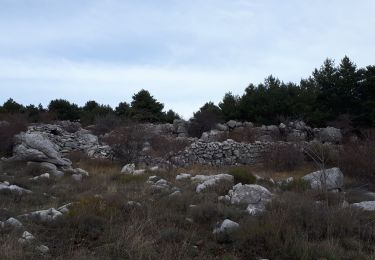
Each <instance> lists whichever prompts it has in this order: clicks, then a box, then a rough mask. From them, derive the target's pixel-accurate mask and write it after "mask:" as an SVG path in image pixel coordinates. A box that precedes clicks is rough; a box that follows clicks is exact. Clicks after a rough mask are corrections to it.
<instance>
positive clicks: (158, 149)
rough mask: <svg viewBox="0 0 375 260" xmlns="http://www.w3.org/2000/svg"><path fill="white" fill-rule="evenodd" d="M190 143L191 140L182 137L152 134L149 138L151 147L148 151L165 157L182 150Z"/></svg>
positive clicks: (156, 155)
mask: <svg viewBox="0 0 375 260" xmlns="http://www.w3.org/2000/svg"><path fill="white" fill-rule="evenodd" d="M190 143H191V141H189V140H187V139H184V138H172V137H167V136H162V135H154V136H153V137H152V138H151V140H150V144H151V147H152V149H151V151H150V152H149V153H150V155H152V156H154V157H162V158H165V157H168V156H169V155H171V154H175V153H177V152H179V151H181V150H184V149H185V148H186V147H187V146H188V145H189V144H190Z"/></svg>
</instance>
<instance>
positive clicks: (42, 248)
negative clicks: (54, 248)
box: [35, 245, 49, 254]
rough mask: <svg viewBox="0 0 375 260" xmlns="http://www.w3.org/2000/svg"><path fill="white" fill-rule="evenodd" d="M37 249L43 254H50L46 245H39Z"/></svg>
mask: <svg viewBox="0 0 375 260" xmlns="http://www.w3.org/2000/svg"><path fill="white" fill-rule="evenodd" d="M35 249H36V250H37V251H38V252H40V253H42V254H47V253H48V252H49V248H48V246H45V245H39V246H37V247H35Z"/></svg>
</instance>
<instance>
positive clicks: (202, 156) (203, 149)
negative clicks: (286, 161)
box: [171, 140, 271, 166]
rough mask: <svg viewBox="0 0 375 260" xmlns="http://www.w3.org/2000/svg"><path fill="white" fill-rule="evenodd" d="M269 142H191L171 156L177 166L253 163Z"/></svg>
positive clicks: (257, 159)
mask: <svg viewBox="0 0 375 260" xmlns="http://www.w3.org/2000/svg"><path fill="white" fill-rule="evenodd" d="M270 145H271V143H263V142H255V143H238V142H234V141H233V140H227V141H224V142H202V141H197V142H195V143H193V144H191V145H190V146H189V147H188V148H186V149H185V150H184V151H181V152H179V153H178V154H176V155H175V156H173V157H172V158H171V162H172V163H173V164H174V165H177V166H188V165H192V164H203V165H212V166H221V165H237V164H254V163H257V162H260V160H261V156H262V153H263V152H264V151H266V149H267V148H268V147H269V146H270Z"/></svg>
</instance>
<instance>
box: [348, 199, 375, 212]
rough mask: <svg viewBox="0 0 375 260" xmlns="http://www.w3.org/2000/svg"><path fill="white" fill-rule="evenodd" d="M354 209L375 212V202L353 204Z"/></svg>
mask: <svg viewBox="0 0 375 260" xmlns="http://www.w3.org/2000/svg"><path fill="white" fill-rule="evenodd" d="M352 207H354V208H357V209H361V210H364V211H375V201H362V202H359V203H353V204H352Z"/></svg>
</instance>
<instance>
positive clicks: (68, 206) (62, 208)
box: [57, 203, 73, 214]
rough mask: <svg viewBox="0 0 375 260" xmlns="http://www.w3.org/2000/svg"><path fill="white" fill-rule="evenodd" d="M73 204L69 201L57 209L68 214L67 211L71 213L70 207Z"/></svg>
mask: <svg viewBox="0 0 375 260" xmlns="http://www.w3.org/2000/svg"><path fill="white" fill-rule="evenodd" d="M71 206H73V203H68V204H66V205H64V206H61V207H60V208H58V209H57V210H58V211H60V212H61V213H62V214H66V213H69V208H70V207H71Z"/></svg>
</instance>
